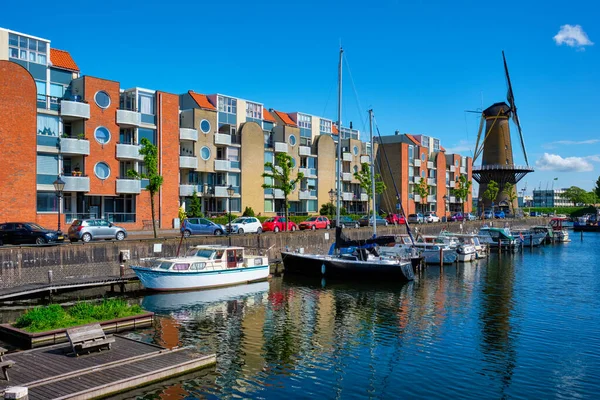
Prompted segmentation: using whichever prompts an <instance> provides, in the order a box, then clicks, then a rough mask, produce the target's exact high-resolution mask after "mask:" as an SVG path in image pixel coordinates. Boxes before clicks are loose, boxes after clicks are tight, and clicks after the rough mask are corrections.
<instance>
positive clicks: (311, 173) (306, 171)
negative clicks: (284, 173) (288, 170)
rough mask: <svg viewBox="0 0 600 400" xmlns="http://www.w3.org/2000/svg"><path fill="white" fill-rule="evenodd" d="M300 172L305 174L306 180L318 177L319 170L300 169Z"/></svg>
mask: <svg viewBox="0 0 600 400" xmlns="http://www.w3.org/2000/svg"><path fill="white" fill-rule="evenodd" d="M298 170H299V172H302V173H303V174H304V177H305V178H310V177H313V176H314V177H316V176H317V169H316V168H299V169H298Z"/></svg>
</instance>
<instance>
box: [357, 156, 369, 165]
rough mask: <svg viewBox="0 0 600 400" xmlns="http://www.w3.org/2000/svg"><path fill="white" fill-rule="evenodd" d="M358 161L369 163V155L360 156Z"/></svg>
mask: <svg viewBox="0 0 600 400" xmlns="http://www.w3.org/2000/svg"><path fill="white" fill-rule="evenodd" d="M360 163H361V164H364V163H367V164H370V163H371V157H369V156H360Z"/></svg>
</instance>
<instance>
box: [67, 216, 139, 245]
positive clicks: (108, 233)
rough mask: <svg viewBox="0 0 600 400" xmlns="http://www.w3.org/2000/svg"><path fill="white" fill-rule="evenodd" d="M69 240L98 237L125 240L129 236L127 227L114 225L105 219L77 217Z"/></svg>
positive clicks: (72, 225) (86, 239)
mask: <svg viewBox="0 0 600 400" xmlns="http://www.w3.org/2000/svg"><path fill="white" fill-rule="evenodd" d="M68 235H69V240H70V241H71V242H76V241H78V240H82V241H84V242H89V241H91V240H96V239H117V240H123V239H125V238H126V237H127V231H126V230H125V228H122V227H120V226H117V225H114V224H113V223H112V222H109V221H107V220H105V219H76V220H74V221H73V222H72V223H71V226H70V227H69V231H68Z"/></svg>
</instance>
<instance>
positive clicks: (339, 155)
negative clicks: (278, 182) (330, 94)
mask: <svg viewBox="0 0 600 400" xmlns="http://www.w3.org/2000/svg"><path fill="white" fill-rule="evenodd" d="M343 54H344V49H342V47H341V46H340V62H339V65H338V119H337V126H338V143H337V164H336V168H337V171H336V175H335V183H336V185H337V186H336V189H337V202H336V210H335V217H336V221H335V222H336V224H335V226H336V227H338V226H342V225H341V223H340V208H341V200H342V187H341V179H340V175H341V173H342V161H341V160H342V57H343Z"/></svg>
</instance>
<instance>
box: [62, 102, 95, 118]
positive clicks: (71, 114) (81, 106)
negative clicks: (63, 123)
mask: <svg viewBox="0 0 600 400" xmlns="http://www.w3.org/2000/svg"><path fill="white" fill-rule="evenodd" d="M60 115H61V117H63V119H64V120H70V119H80V118H82V119H90V105H89V104H88V103H83V102H81V101H74V100H64V99H63V100H61V101H60Z"/></svg>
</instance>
